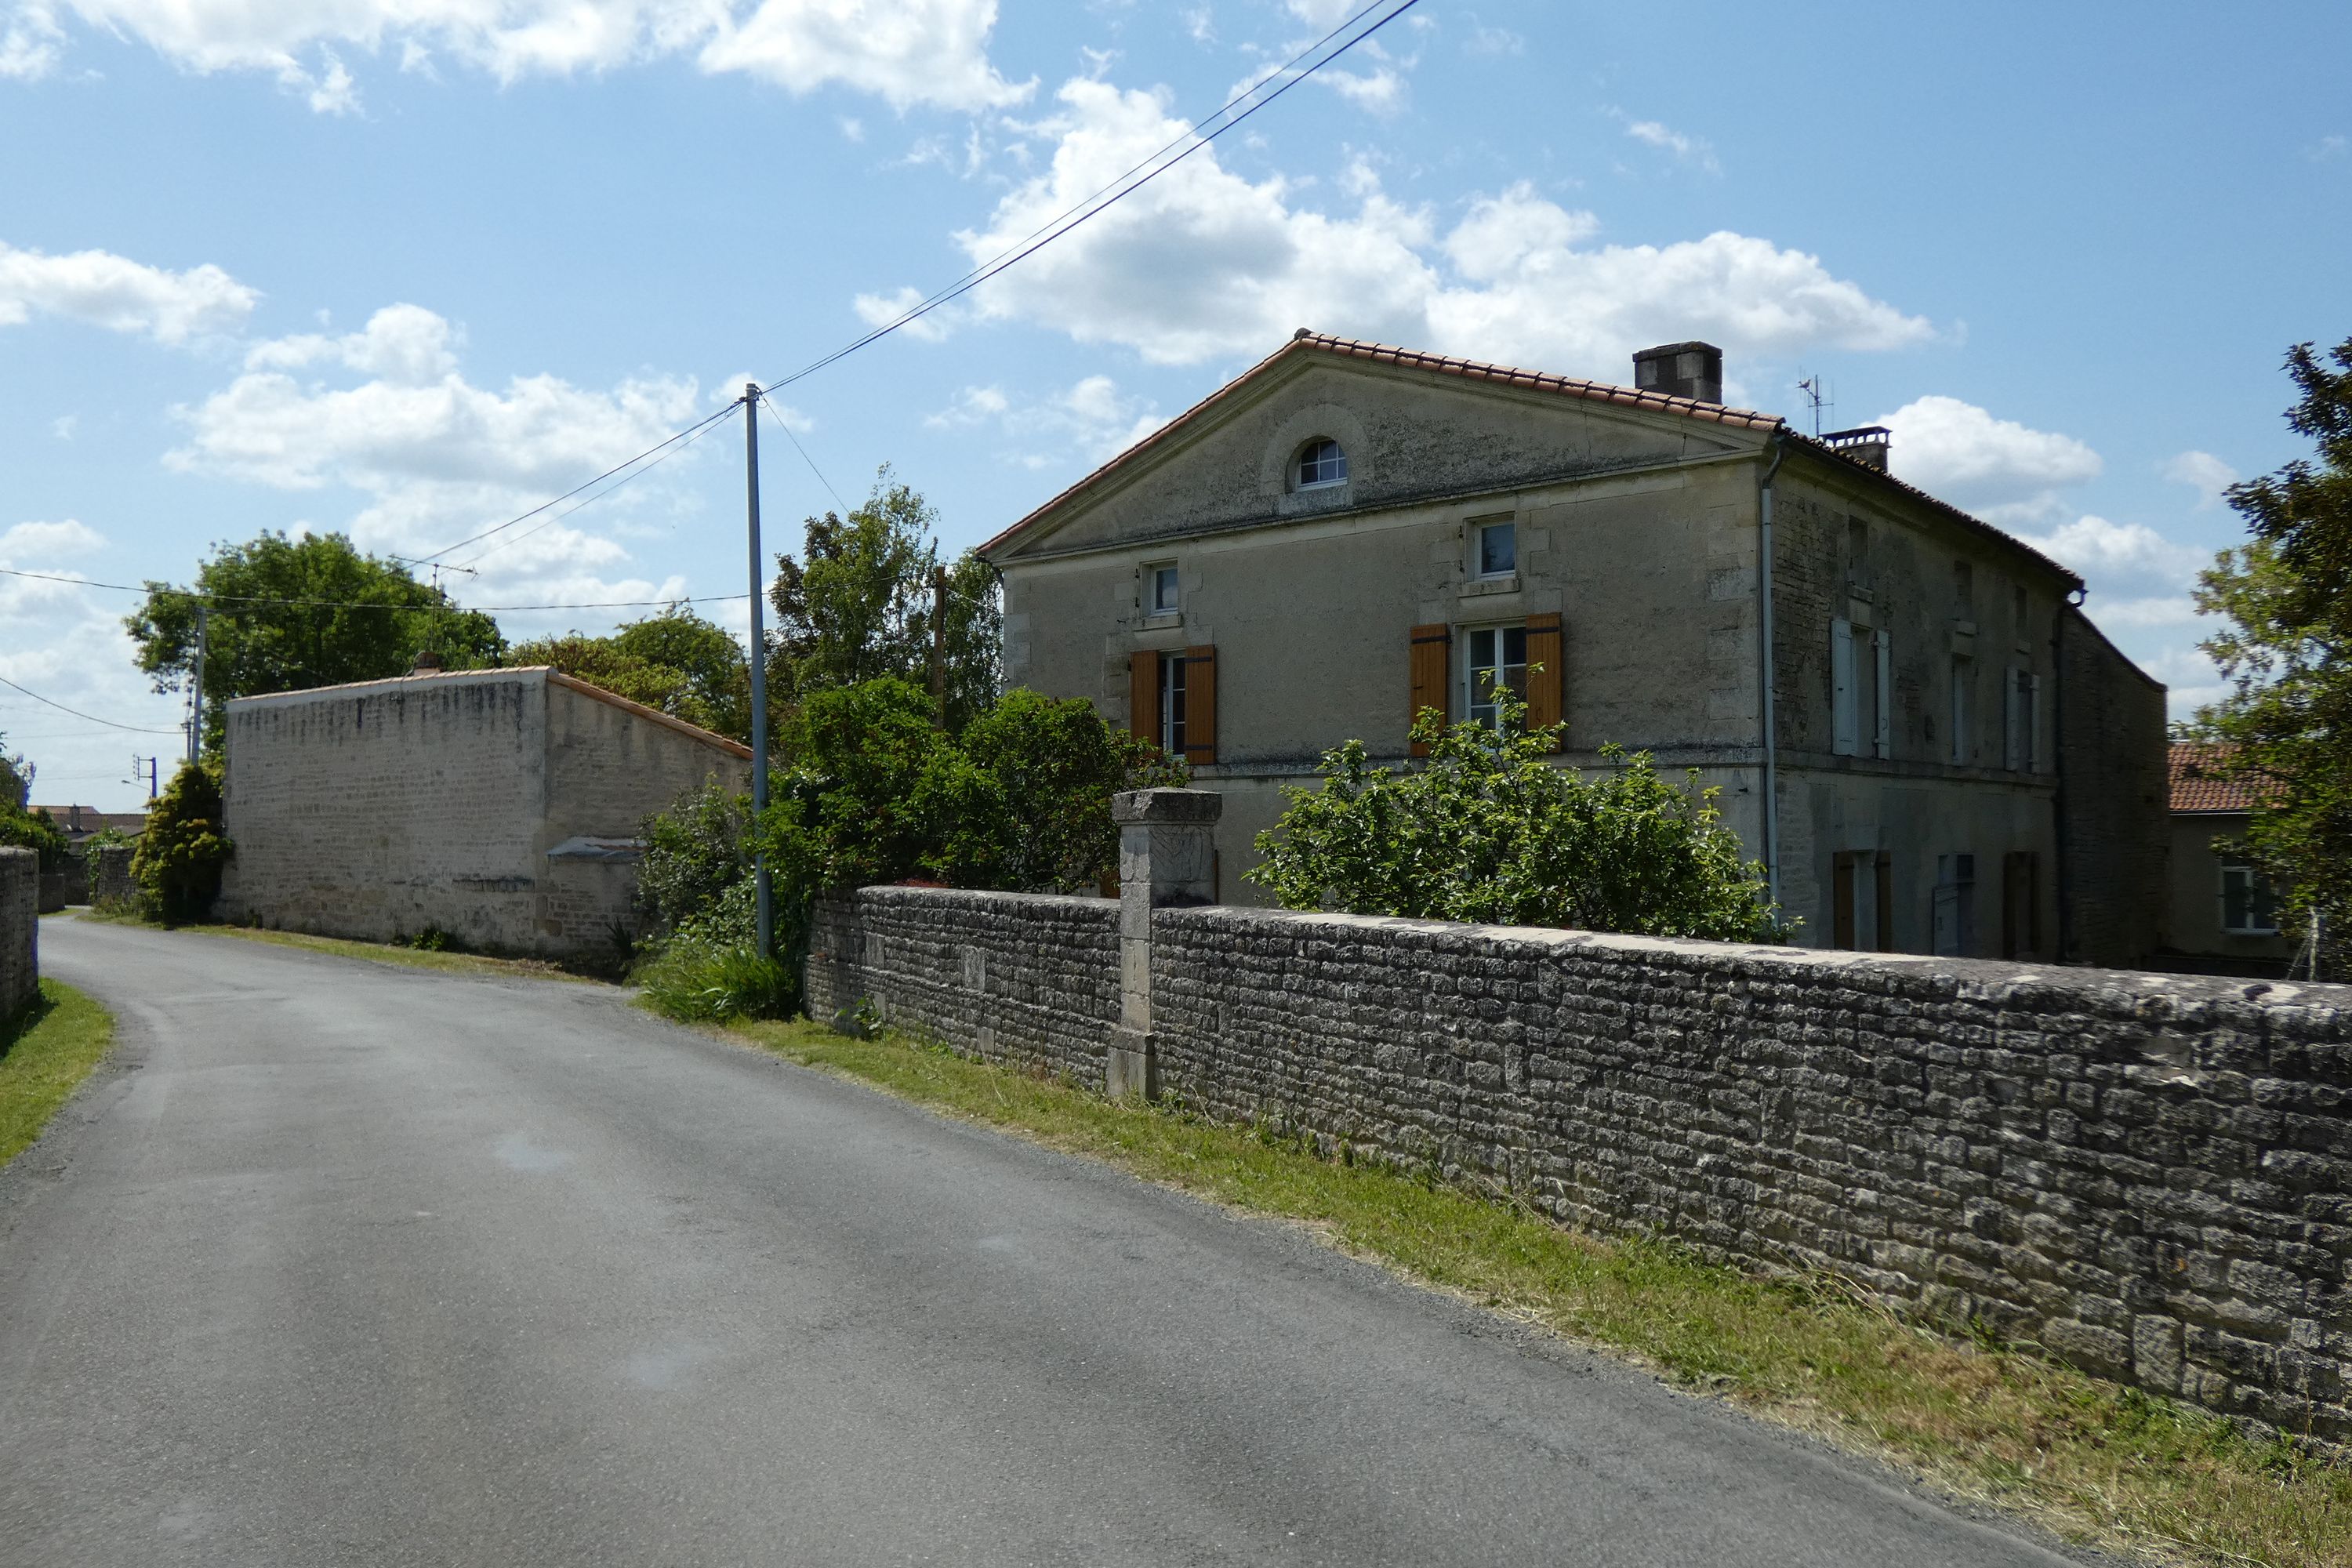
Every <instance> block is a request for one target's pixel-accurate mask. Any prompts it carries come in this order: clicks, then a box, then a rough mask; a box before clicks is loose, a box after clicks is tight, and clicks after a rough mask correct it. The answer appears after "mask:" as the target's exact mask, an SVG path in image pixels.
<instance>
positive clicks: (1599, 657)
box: [982, 331, 2167, 963]
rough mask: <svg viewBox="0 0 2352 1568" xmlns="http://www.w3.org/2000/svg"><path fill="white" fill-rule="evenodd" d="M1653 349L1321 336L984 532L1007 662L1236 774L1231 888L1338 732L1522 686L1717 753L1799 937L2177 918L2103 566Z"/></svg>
mask: <svg viewBox="0 0 2352 1568" xmlns="http://www.w3.org/2000/svg"><path fill="white" fill-rule="evenodd" d="M1633 381H1634V384H1633V385H1632V386H1613V385H1609V384H1602V383H1597V382H1589V381H1579V380H1574V379H1571V378H1569V377H1565V376H1559V375H1550V374H1541V373H1538V372H1533V371H1527V370H1515V369H1510V368H1507V367H1504V366H1499V365H1491V364H1482V363H1475V362H1472V361H1466V360H1461V359H1452V358H1446V357H1444V356H1440V355H1436V354H1430V353H1415V352H1412V351H1410V350H1405V349H1398V348H1391V347H1384V346H1381V345H1378V344H1372V343H1364V342H1352V341H1349V340H1346V339H1339V338H1331V337H1324V336H1318V335H1316V334H1313V333H1310V332H1304V331H1302V332H1301V333H1300V334H1298V335H1297V337H1296V338H1295V339H1294V340H1293V341H1292V342H1289V343H1287V344H1286V345H1285V346H1284V347H1283V348H1281V349H1280V350H1279V351H1277V352H1276V353H1274V354H1272V355H1271V356H1269V357H1268V358H1267V359H1265V360H1264V361H1263V362H1261V363H1259V364H1258V365H1256V366H1255V368H1253V369H1252V370H1250V371H1248V372H1246V373H1245V374H1243V375H1241V376H1240V377H1238V378H1237V379H1235V380H1234V381H1233V382H1231V383H1229V384H1227V385H1225V386H1224V387H1223V388H1222V389H1220V390H1219V391H1218V392H1216V393H1214V394H1213V395H1211V396H1210V397H1208V398H1207V399H1205V400H1204V401H1202V403H1201V404H1199V405H1196V406H1195V407H1193V408H1192V409H1191V410H1189V411H1188V412H1186V413H1185V414H1183V415H1182V416H1180V417H1178V418H1177V419H1175V420H1174V421H1172V422H1171V423H1170V424H1169V425H1167V426H1163V427H1162V428H1161V429H1160V430H1159V431H1158V432H1157V433H1155V434H1154V435H1152V436H1150V437H1147V438H1146V439H1144V440H1143V441H1141V442H1139V443H1138V444H1137V445H1136V446H1134V447H1130V448H1129V450H1127V451H1126V452H1124V453H1122V454H1121V455H1119V456H1118V458H1114V459H1112V460H1111V461H1110V462H1109V463H1108V464H1106V465H1105V466H1104V467H1102V468H1099V469H1097V471H1096V472H1094V473H1092V474H1090V475H1088V476H1087V478H1086V479H1082V480H1080V481H1079V482H1078V483H1077V484H1076V485H1074V486H1072V487H1071V488H1070V489H1068V490H1067V491H1066V492H1064V493H1063V494H1062V495H1060V496H1057V497H1055V499H1053V500H1050V501H1047V502H1046V503H1045V505H1043V506H1041V507H1039V508H1038V509H1037V510H1035V511H1034V512H1032V513H1031V514H1030V515H1029V516H1027V517H1025V518H1024V519H1022V520H1021V521H1019V522H1017V523H1015V524H1013V526H1012V527H1011V528H1009V529H1007V530H1005V531H1003V533H1001V534H999V535H998V536H997V537H996V538H995V539H993V540H991V541H990V542H988V543H987V544H985V545H983V546H982V552H983V553H984V554H986V556H987V557H988V558H989V559H990V560H991V561H992V562H993V563H995V564H996V565H997V566H998V567H999V569H1000V570H1002V572H1003V574H1004V595H1005V598H1004V607H1005V623H1004V624H1005V648H1004V654H1005V667H1006V677H1007V679H1008V680H1010V681H1011V682H1012V683H1013V684H1015V685H1024V686H1029V687H1032V688H1034V689H1038V690H1040V691H1044V692H1045V693H1047V694H1049V695H1054V696H1073V695H1082V696H1086V697H1089V698H1092V699H1094V700H1096V702H1097V704H1098V705H1099V706H1100V708H1101V710H1103V712H1104V713H1105V714H1106V715H1107V716H1108V717H1110V718H1111V719H1113V720H1114V721H1118V722H1120V723H1124V724H1128V725H1129V726H1131V727H1132V728H1133V729H1134V730H1135V731H1137V732H1138V733H1141V734H1145V735H1148V736H1150V737H1151V738H1153V739H1156V740H1158V741H1160V742H1161V743H1162V744H1164V745H1166V746H1168V747H1169V749H1170V750H1171V751H1174V752H1181V753H1182V754H1183V755H1184V756H1185V757H1186V758H1187V759H1188V760H1189V761H1190V762H1191V763H1192V769H1193V773H1194V777H1195V779H1196V780H1197V782H1198V783H1199V784H1200V785H1201V786H1202V787H1203V788H1208V789H1213V790H1217V791H1220V792H1222V793H1223V796H1224V799H1225V810H1224V817H1223V822H1222V823H1221V825H1220V827H1219V832H1218V854H1217V859H1218V868H1217V888H1218V892H1219V896H1220V897H1221V898H1223V899H1224V900H1231V901H1237V902H1246V901H1257V900H1256V895H1255V888H1254V885H1253V884H1250V883H1247V882H1245V881H1244V880H1243V879H1242V877H1241V872H1242V871H1243V870H1244V868H1247V867H1248V866H1250V865H1252V864H1254V863H1255V859H1256V856H1255V849H1254V848H1253V844H1254V839H1255V835H1256V833H1257V832H1258V831H1259V830H1261V829H1263V828H1265V827H1268V826H1272V825H1273V823H1274V822H1275V820H1276V817H1277V816H1279V815H1280V813H1281V811H1282V809H1283V806H1284V804H1285V801H1284V796H1283V795H1282V790H1283V788H1284V786H1286V785H1297V784H1309V783H1311V782H1312V779H1313V774H1314V771H1315V766H1316V763H1317V760H1318V757H1319V755H1320V754H1321V753H1322V752H1324V751H1325V750H1327V749H1328V748H1330V747H1334V746H1337V745H1339V743H1340V742H1344V741H1347V740H1349V739H1351V738H1354V739H1360V740H1362V741H1364V742H1366V744H1367V746H1368V748H1369V749H1370V752H1372V754H1373V755H1374V756H1375V757H1377V758H1380V759H1382V760H1385V761H1389V762H1401V761H1402V760H1403V759H1404V758H1405V757H1406V755H1407V754H1408V744H1407V731H1408V729H1409V727H1410V723H1411V718H1412V714H1413V713H1414V712H1415V711H1417V710H1421V709H1423V708H1437V709H1440V710H1444V712H1446V713H1447V714H1448V715H1450V716H1451V717H1453V718H1455V719H1461V718H1464V717H1476V716H1480V715H1481V714H1482V713H1484V712H1488V711H1491V705H1490V704H1489V702H1488V700H1487V694H1488V692H1489V691H1490V689H1491V687H1492V683H1493V682H1494V681H1496V679H1500V680H1503V681H1505V682H1507V683H1508V684H1510V685H1512V686H1513V687H1515V688H1516V689H1519V690H1521V691H1522V692H1523V693H1524V696H1525V698H1526V700H1527V702H1528V707H1529V710H1530V717H1531V719H1532V720H1533V721H1537V722H1548V721H1554V720H1564V721H1566V723H1567V726H1568V731H1567V750H1566V752H1565V753H1564V755H1563V759H1562V760H1563V762H1564V763H1568V764H1569V765H1573V766H1580V767H1588V768H1590V767H1594V766H1598V765H1599V764H1600V758H1599V755H1598V752H1599V749H1600V747H1601V745H1602V744H1603V743H1605V742H1617V743H1620V744H1622V745H1624V746H1626V747H1627V748H1629V749H1636V750H1647V751H1649V752H1653V753H1654V754H1655V756H1656V757H1657V760H1658V762H1659V763H1660V764H1661V766H1662V767H1664V768H1668V769H1680V768H1684V767H1695V768H1696V769H1698V770H1699V772H1700V775H1701V777H1702V779H1703V780H1704V781H1705V782H1706V783H1707V784H1714V785H1717V786H1719V787H1720V789H1721V791H1722V797H1721V805H1722V806H1723V809H1724V812H1725V818H1726V821H1727V823H1728V824H1729V826H1732V827H1733V828H1735V829H1736V830H1737V831H1738V833H1739V834H1740V835H1741V837H1743V839H1744V840H1745V841H1746V843H1747V845H1748V848H1749V850H1750V852H1751V853H1752V854H1753V855H1754V856H1755V858H1758V859H1759V860H1761V861H1763V862H1764V863H1765V865H1766V867H1767V868H1768V871H1769V876H1770V879H1771V881H1772V885H1773V888H1774V890H1775V894H1776V896H1777V898H1778V899H1779V900H1780V903H1781V905H1782V907H1783V909H1784V910H1786V911H1787V912H1788V913H1789V914H1790V915H1793V916H1796V917H1799V918H1801V920H1802V921H1803V922H1804V923H1803V929H1802V931H1801V933H1800V938H1799V940H1801V941H1802V942H1807V943H1811V944H1815V945H1835V946H1842V947H1852V948H1863V949H1881V950H1889V951H1902V952H1943V953H1949V954H1956V955H1978V956H1995V957H2001V956H2007V957H2034V958H2041V959H2045V960H2047V959H2059V958H2064V959H2069V960H2077V961H2084V962H2093V963H2133V962H2137V960H2139V959H2140V958H2142V957H2143V956H2145V955H2146V954H2147V953H2148V952H2152V951H2154V949H2155V948H2156V946H2157V942H2158V924H2159V918H2160V910H2161V909H2162V906H2163V890H2164V878H2165V857H2166V850H2167V837H2166V834H2167V829H2166V823H2165V755H2164V747H2165V739H2164V718H2165V715H2164V692H2163V688H2162V687H2160V686H2159V685H2158V684H2157V683H2156V682H2155V681H2153V680H2151V679H2148V678H2147V676H2146V675H2144V674H2142V673H2141V672H2140V671H2139V670H2138V669H2137V668H2135V667H2134V666H2133V665H2132V664H2131V663H2130V662H2129V661H2128V660H2127V659H2126V658H2123V656H2122V655H2121V654H2119V653H2118V652H2117V651H2116V649H2115V648H2114V647H2113V646H2112V645H2110V644H2109V643H2108V642H2107V640H2106V639H2105V637H2103V636H2101V635H2100V633H2099V631H2098V630H2097V628H2096V627H2095V626H2092V624H2091V623H2090V622H2089V621H2088V620H2087V619H2086V618H2084V616H2083V614H2082V612H2081V610H2080V609H2079V608H2078V607H2077V601H2078V600H2079V597H2080V595H2081V592H2082V587H2083V584H2082V582H2081V580H2080V579H2079V578H2078V577H2076V576H2075V575H2074V574H2073V573H2072V572H2070V571H2068V570H2067V569H2066V568H2065V567H2063V566H2062V565H2060V564H2058V563H2055V562H2053V561H2051V560H2049V559H2048V558H2047V557H2045V556H2042V555H2041V554H2039V553H2037V552H2035V551H2033V550H2032V549H2031V548H2029V547H2028V546H2026V545H2025V544H2023V543H2021V542H2020V541H2018V540H2016V539H2014V538H2012V537H2011V536H2010V535H2008V534H2006V533H2004V532H2002V531H2000V530H1999V529H1997V528H1995V527H1992V526H1991V525H1990V524H1988V523H1985V522H1983V521H1979V520H1978V519H1976V518H1974V517H1971V516H1969V514H1968V513H1966V512H1963V511H1961V510H1958V509H1957V508H1955V507H1952V506H1950V505H1948V504H1947V503H1945V502H1943V501H1939V500H1936V499H1935V498H1934V497H1933V496H1930V495H1927V493H1925V492H1924V491H1921V490H1919V489H1916V488H1915V487H1913V486H1910V485H1907V484H1905V483H1903V482H1902V481H1901V480H1900V479H1896V478H1895V476H1894V474H1893V473H1891V472H1890V471H1889V468H1888V457H1889V454H1888V437H1887V435H1886V433H1885V431H1883V430H1875V429H1873V430H1860V431H1850V432H1844V433H1842V434H1840V435H1836V436H1831V437H1822V438H1820V439H1813V438H1810V437H1805V436H1802V435H1800V434H1799V433H1798V432H1796V431H1795V430H1793V429H1791V428H1790V426H1788V424H1787V423H1786V422H1785V421H1783V420H1781V419H1780V418H1778V417H1776V416H1771V415H1766V414H1758V413H1752V412H1748V411H1745V410H1740V409H1735V408H1728V407H1726V406H1725V405H1723V403H1722V401H1721V396H1722V393H1721V388H1722V355H1721V353H1719V352H1718V351H1717V350H1716V349H1714V348H1713V347H1711V346H1709V345H1707V344H1705V343H1676V344H1668V345H1665V346H1664V347H1661V348H1657V349H1652V350H1646V351H1644V352H1643V353H1641V354H1637V355H1636V356H1635V363H1634V376H1633Z"/></svg>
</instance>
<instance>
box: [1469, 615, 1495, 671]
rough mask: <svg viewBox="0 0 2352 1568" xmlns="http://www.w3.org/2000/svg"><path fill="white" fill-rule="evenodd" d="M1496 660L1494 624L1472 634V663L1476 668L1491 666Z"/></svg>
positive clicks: (1472, 666)
mask: <svg viewBox="0 0 2352 1568" xmlns="http://www.w3.org/2000/svg"><path fill="white" fill-rule="evenodd" d="M1494 662H1495V631H1494V628H1493V627H1492V626H1488V627H1485V628H1482V629H1481V630H1478V631H1475V632H1472V633H1471V634H1470V665H1471V668H1474V669H1479V668H1488V667H1491V666H1492V665H1493V664H1494Z"/></svg>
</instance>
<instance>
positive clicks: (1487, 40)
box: [1462, 22, 1528, 56]
mask: <svg viewBox="0 0 2352 1568" xmlns="http://www.w3.org/2000/svg"><path fill="white" fill-rule="evenodd" d="M1462 47H1463V48H1464V50H1465V52H1467V53H1469V54H1474V55H1488V56H1494V55H1523V54H1525V53H1527V52H1528V41H1527V39H1525V38H1523V37H1520V36H1519V35H1518V34H1517V33H1514V32H1512V31H1511V30H1510V29H1509V28H1508V27H1490V26H1486V24H1485V23H1483V22H1473V23H1471V24H1470V39H1469V42H1467V43H1465V44H1464V45H1463V46H1462Z"/></svg>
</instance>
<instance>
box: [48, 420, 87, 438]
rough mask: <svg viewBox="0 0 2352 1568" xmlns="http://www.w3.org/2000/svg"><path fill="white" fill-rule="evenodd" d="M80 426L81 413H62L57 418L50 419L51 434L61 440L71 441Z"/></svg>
mask: <svg viewBox="0 0 2352 1568" xmlns="http://www.w3.org/2000/svg"><path fill="white" fill-rule="evenodd" d="M80 426H81V416H80V415H79V414H60V415H58V416H57V417H56V418H55V419H52V420H50V421H49V434H50V435H52V436H54V437H57V438H58V440H60V441H70V440H72V439H73V438H74V432H75V431H76V430H77V429H79V427H80Z"/></svg>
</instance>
